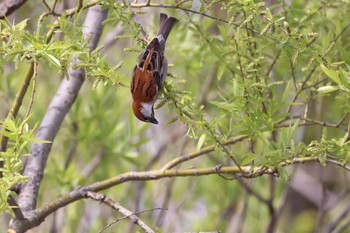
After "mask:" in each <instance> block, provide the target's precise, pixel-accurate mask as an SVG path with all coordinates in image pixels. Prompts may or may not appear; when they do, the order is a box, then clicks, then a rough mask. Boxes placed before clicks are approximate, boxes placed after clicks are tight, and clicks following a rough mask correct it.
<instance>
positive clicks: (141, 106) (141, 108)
mask: <svg viewBox="0 0 350 233" xmlns="http://www.w3.org/2000/svg"><path fill="white" fill-rule="evenodd" d="M132 110H133V111H134V114H135V116H136V117H137V118H138V119H139V120H140V121H144V122H149V123H152V124H158V121H157V119H156V118H154V110H153V103H142V102H138V101H134V102H133V104H132Z"/></svg>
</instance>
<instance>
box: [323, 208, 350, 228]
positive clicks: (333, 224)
mask: <svg viewBox="0 0 350 233" xmlns="http://www.w3.org/2000/svg"><path fill="white" fill-rule="evenodd" d="M349 213H350V203H348V205H347V206H346V207H345V208H344V209H343V211H342V212H341V213H340V214H339V216H338V217H336V218H335V219H334V220H333V221H332V222H331V223H330V224H329V225H328V227H327V228H326V230H325V232H327V233H331V232H333V230H334V229H335V228H336V227H337V225H338V224H339V222H340V221H341V220H343V219H344V218H345V217H346V216H347V215H348V214H349Z"/></svg>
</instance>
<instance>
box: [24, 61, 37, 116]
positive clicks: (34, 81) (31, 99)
mask: <svg viewBox="0 0 350 233" xmlns="http://www.w3.org/2000/svg"><path fill="white" fill-rule="evenodd" d="M37 76H38V63H37V62H34V74H33V78H32V93H31V94H30V99H29V104H28V107H27V111H26V114H25V115H24V118H23V119H27V117H28V116H29V114H30V111H31V109H32V106H33V103H34V96H35V91H36V77H37Z"/></svg>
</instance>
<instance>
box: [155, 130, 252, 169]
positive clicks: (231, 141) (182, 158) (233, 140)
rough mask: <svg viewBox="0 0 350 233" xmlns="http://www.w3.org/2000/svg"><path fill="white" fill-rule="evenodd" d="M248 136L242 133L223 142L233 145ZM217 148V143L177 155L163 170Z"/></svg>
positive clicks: (225, 144)
mask: <svg viewBox="0 0 350 233" xmlns="http://www.w3.org/2000/svg"><path fill="white" fill-rule="evenodd" d="M246 138H248V135H240V136H237V137H234V138H231V139H229V140H226V141H224V142H223V143H222V145H223V146H227V145H232V144H235V143H237V142H240V141H243V140H244V139H246ZM215 148H216V146H215V145H212V146H208V147H205V148H203V149H202V150H200V151H198V152H194V153H191V154H188V155H182V156H180V157H177V158H175V159H174V160H172V161H170V162H168V163H167V164H165V165H164V166H163V167H162V169H161V170H168V169H171V168H173V167H175V166H176V165H178V164H180V163H183V162H185V161H188V160H192V159H194V158H197V157H199V156H201V155H204V154H208V153H209V152H212V151H214V150H215Z"/></svg>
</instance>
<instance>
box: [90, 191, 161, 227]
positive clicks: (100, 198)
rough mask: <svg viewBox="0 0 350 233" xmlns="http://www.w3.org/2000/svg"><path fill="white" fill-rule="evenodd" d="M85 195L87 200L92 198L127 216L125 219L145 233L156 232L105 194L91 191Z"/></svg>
mask: <svg viewBox="0 0 350 233" xmlns="http://www.w3.org/2000/svg"><path fill="white" fill-rule="evenodd" d="M83 195H84V197H85V198H90V199H93V200H95V201H99V202H102V203H104V204H106V205H108V206H109V207H111V208H113V209H115V210H116V211H118V212H119V213H121V214H122V215H124V216H125V217H124V218H129V219H130V220H131V221H132V222H133V223H134V224H136V225H138V226H140V227H141V228H142V229H143V230H144V231H145V232H147V233H155V231H154V230H152V229H151V228H150V227H149V226H147V224H146V223H144V222H143V221H142V220H141V219H139V218H138V217H137V216H136V213H133V212H131V211H130V210H128V209H126V208H125V207H123V206H121V205H120V204H119V203H116V202H114V201H113V200H112V199H110V198H109V197H106V196H105V195H103V194H100V193H96V192H91V191H86V192H85V193H84V194H83ZM124 218H121V219H120V218H119V219H117V220H116V221H113V222H112V223H111V224H108V225H107V226H105V227H104V228H102V229H101V230H99V231H98V232H99V233H100V232H103V231H104V230H105V229H107V228H108V227H110V226H111V225H112V224H114V223H116V222H119V221H120V220H122V219H124Z"/></svg>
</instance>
